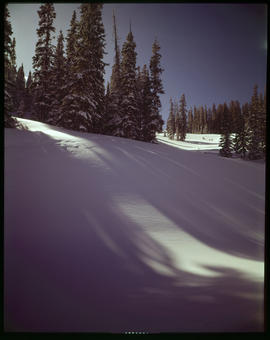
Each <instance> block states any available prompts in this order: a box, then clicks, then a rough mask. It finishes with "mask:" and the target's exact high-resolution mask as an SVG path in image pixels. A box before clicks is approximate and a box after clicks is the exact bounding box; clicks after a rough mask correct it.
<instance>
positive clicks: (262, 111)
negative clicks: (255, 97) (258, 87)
mask: <svg viewBox="0 0 270 340" xmlns="http://www.w3.org/2000/svg"><path fill="white" fill-rule="evenodd" d="M265 103H266V101H265V95H264V96H263V94H262V93H260V94H259V115H258V116H259V117H258V118H259V119H258V130H259V131H258V132H259V138H260V150H261V152H262V155H265V153H266V105H265Z"/></svg>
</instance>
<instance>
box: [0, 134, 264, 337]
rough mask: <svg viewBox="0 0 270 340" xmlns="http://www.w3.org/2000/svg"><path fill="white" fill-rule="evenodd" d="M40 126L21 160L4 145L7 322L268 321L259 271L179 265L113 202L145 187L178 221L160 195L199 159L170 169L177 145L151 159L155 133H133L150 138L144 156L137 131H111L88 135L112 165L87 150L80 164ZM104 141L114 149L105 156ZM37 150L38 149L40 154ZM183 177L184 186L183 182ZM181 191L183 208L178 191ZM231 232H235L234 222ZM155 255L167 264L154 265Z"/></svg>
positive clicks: (217, 327)
mask: <svg viewBox="0 0 270 340" xmlns="http://www.w3.org/2000/svg"><path fill="white" fill-rule="evenodd" d="M31 136H33V139H32V141H33V142H34V141H35V140H36V139H37V138H36V136H34V134H32V133H30V132H29V135H28V137H29V143H30V142H31ZM38 138H41V139H42V141H41V143H36V144H35V146H34V147H33V148H31V149H29V150H25V152H24V155H23V161H22V162H21V163H20V162H19V163H18V158H16V157H15V158H14V157H13V156H12V155H11V154H10V155H9V154H7V155H6V162H5V171H6V173H5V188H6V189H5V202H6V204H5V293H4V296H5V328H6V330H7V331H31V332H33V331H38V332H48V331H49V332H117V333H122V332H129V331H137V332H139V331H142V332H149V333H155V332H204V331H206V332H214V331H217V332H226V331H262V330H263V310H262V306H263V303H262V297H261V295H262V289H263V287H262V283H257V282H253V281H251V280H249V279H247V278H245V277H243V276H242V275H241V273H240V272H237V271H231V270H229V269H226V268H213V267H212V268H209V269H211V270H212V271H214V272H216V274H218V275H219V276H218V277H216V278H215V277H206V276H200V275H195V274H191V273H189V272H187V271H185V270H182V269H179V267H176V266H175V264H174V262H173V259H172V258H171V256H170V254H169V253H168V252H167V250H166V249H165V248H164V247H162V246H161V244H160V243H158V242H156V241H155V240H154V239H153V238H152V237H150V236H149V234H148V233H147V232H146V231H145V229H144V227H147V221H146V222H145V226H142V225H140V224H139V223H136V222H135V220H134V219H132V218H130V216H128V215H127V214H123V212H122V211H121V210H120V208H119V206H118V205H117V204H115V202H116V201H117V198H119V199H120V202H123V197H126V199H127V201H129V200H130V199H131V198H132V197H143V198H144V199H145V200H146V201H148V202H150V203H151V205H152V206H154V207H156V208H157V209H158V210H159V211H160V212H161V213H162V214H163V215H164V216H167V217H168V218H170V219H171V220H172V221H174V222H175V223H176V224H177V225H180V224H179V219H180V218H181V214H179V213H178V212H176V211H173V209H169V208H168V206H169V205H168V204H165V207H164V201H165V202H170V201H173V200H174V199H177V198H179V196H178V187H177V186H175V190H172V191H171V192H167V191H166V187H167V185H166V183H169V182H175V183H176V182H177V181H178V180H179V181H180V180H181V176H183V177H184V180H185V181H192V180H194V174H193V172H192V171H195V170H194V169H192V171H191V172H190V171H188V170H187V169H185V168H183V167H179V171H180V172H181V176H180V177H179V178H173V174H174V172H175V166H176V165H175V163H174V162H177V161H178V160H177V159H175V158H174V156H171V155H169V156H168V155H167V156H168V157H169V158H170V157H171V160H172V161H173V162H172V163H171V164H169V163H166V166H164V167H161V168H160V167H159V168H156V167H157V166H158V165H159V164H160V157H162V152H165V153H166V151H167V150H166V149H164V148H163V149H162V152H160V151H159V149H158V148H156V146H155V145H148V144H145V143H139V144H140V146H142V147H145V148H146V149H147V150H148V151H147V150H146V152H145V153H146V154H145V156H143V155H142V152H141V151H140V152H138V149H137V151H136V148H133V144H132V143H133V142H131V141H128V140H123V141H122V140H121V143H119V140H118V139H117V143H114V140H115V138H110V137H108V138H106V139H107V141H108V142H106V143H107V144H106V145H105V147H106V151H107V153H105V152H102V149H103V148H104V138H103V141H102V143H100V141H99V138H98V137H97V138H92V140H94V143H95V144H96V148H94V149H91V150H89V157H95V159H98V160H99V161H100V162H103V163H104V164H106V165H107V167H104V168H101V167H99V166H95V165H93V166H92V165H91V164H92V162H89V166H88V167H86V166H82V165H83V164H84V163H85V162H88V160H87V157H86V158H84V160H81V159H79V158H76V157H74V155H72V154H71V153H70V152H68V151H63V149H62V148H61V147H60V146H59V145H58V142H57V141H56V140H52V139H51V138H49V137H48V138H47V137H46V136H43V135H40V136H38ZM46 138H47V143H45V144H44V143H43V141H44V139H46ZM89 139H90V140H91V137H89ZM119 144H120V145H121V146H120V147H119ZM44 145H45V147H46V150H45V152H44V150H43V149H42V147H43V148H44ZM132 148H133V149H132ZM131 149H132V154H131V155H130V152H131ZM149 151H151V152H154V153H151V152H149ZM110 153H111V154H112V155H113V156H115V157H112V158H110V157H109V154H110ZM33 154H34V155H37V154H39V155H40V157H39V158H38V160H37V159H36V158H35V159H36V161H35V162H33V157H34V156H33ZM129 155H130V156H129ZM114 159H115V160H114ZM116 160H117V161H116ZM37 161H38V163H37ZM103 163H101V164H103ZM185 166H186V167H189V166H190V165H189V164H188V163H185ZM26 170H29V171H26ZM127 171H128V172H127ZM165 173H166V174H167V177H166V176H164V174H165ZM195 177H196V176H195ZM197 177H198V178H200V177H199V176H197ZM41 179H42V180H41ZM136 179H138V181H136ZM142 180H143V182H142ZM132 181H133V182H132ZM166 181H167V182H166ZM130 183H133V185H131V184H130ZM30 187H31V189H30ZM171 187H172V186H171V185H170V188H171ZM15 188H16V190H15ZM182 189H183V190H185V191H187V192H188V185H187V187H185V188H182ZM78 193H79V195H78ZM180 203H181V204H180V209H181V205H183V204H184V200H182V201H181V202H180ZM135 204H136V202H135ZM187 208H190V209H191V212H192V210H193V209H194V207H193V206H189V205H187V207H186V209H187ZM195 208H196V206H195ZM200 213H201V212H200ZM201 216H202V215H200V217H201ZM164 227H166V226H164ZM181 228H184V229H185V228H186V231H187V232H189V233H193V234H194V235H195V236H196V237H197V238H198V239H200V240H201V241H202V242H206V243H208V244H209V243H210V244H212V246H214V247H218V248H219V249H220V248H222V245H221V244H218V243H217V241H216V240H215V242H214V241H213V239H211V237H209V239H207V238H205V237H204V233H203V232H202V231H200V230H199V229H198V228H197V229H195V226H194V225H193V224H192V223H191V224H190V225H187V226H186V227H185V225H182V224H181ZM190 229H191V230H190ZM229 236H230V237H231V238H233V237H235V230H234V229H232V230H231V231H230V233H229V235H227V237H228V238H229ZM243 242H244V243H245V246H244V247H243V249H240V255H241V256H242V255H243V254H245V255H246V252H247V249H246V247H247V244H248V245H249V246H250V245H251V244H250V243H248V238H246V239H245V238H243ZM213 243H214V244H213ZM225 243H226V246H228V247H229V249H228V251H230V250H231V251H232V252H233V251H234V250H235V248H234V247H235V246H236V245H234V246H229V242H228V240H226V242H225ZM239 246H240V245H239ZM253 246H254V245H253V244H252V247H253ZM230 247H231V248H230ZM249 254H250V253H249ZM254 256H255V255H254ZM151 261H152V262H153V261H154V262H155V263H157V264H160V265H162V266H163V267H166V268H168V269H169V270H170V271H171V273H173V275H168V274H165V273H161V272H159V271H157V270H156V269H154V268H153V266H151V265H150V264H149V263H151ZM232 306H233V307H232Z"/></svg>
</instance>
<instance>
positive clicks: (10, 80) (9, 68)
mask: <svg viewBox="0 0 270 340" xmlns="http://www.w3.org/2000/svg"><path fill="white" fill-rule="evenodd" d="M9 17H10V15H9V10H8V8H7V4H5V13H4V67H5V74H4V76H5V77H4V82H5V83H4V126H5V127H16V125H17V121H16V119H15V118H13V117H12V116H11V112H12V110H13V98H12V92H13V91H14V90H15V77H14V75H13V65H12V40H11V36H12V33H13V32H12V28H11V23H10V21H9Z"/></svg>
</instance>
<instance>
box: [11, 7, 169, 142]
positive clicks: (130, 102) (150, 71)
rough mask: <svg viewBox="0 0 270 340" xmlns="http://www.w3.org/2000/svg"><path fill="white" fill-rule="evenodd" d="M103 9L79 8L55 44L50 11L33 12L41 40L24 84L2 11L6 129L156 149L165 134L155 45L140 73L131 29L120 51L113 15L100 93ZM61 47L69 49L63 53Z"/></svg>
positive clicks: (51, 9) (38, 42) (157, 48)
mask: <svg viewBox="0 0 270 340" xmlns="http://www.w3.org/2000/svg"><path fill="white" fill-rule="evenodd" d="M102 8H103V4H98V3H83V4H81V5H80V19H79V20H78V19H77V13H76V11H74V12H73V15H72V18H71V21H70V27H69V29H68V32H67V37H66V38H65V37H64V35H63V32H62V31H60V33H59V35H58V37H57V45H56V46H54V45H53V39H54V36H53V34H54V32H55V27H54V26H53V22H54V19H55V17H56V13H55V9H54V5H53V4H52V3H45V4H42V5H41V6H40V9H39V11H38V16H39V24H38V25H39V26H38V28H37V36H38V41H37V43H36V47H35V55H34V57H33V74H32V73H31V71H30V72H29V74H28V78H27V81H26V82H25V74H24V69H23V65H21V66H20V67H19V68H18V70H17V68H16V52H15V45H16V41H15V38H13V39H12V28H11V24H10V21H9V11H8V8H7V6H5V15H4V19H5V20H4V25H5V38H4V40H5V51H4V60H5V106H4V109H5V114H4V117H5V126H6V127H11V126H15V125H16V119H15V118H14V117H13V116H14V115H17V116H20V117H25V118H31V119H35V120H38V121H41V122H45V123H49V124H53V125H56V126H60V127H64V128H67V129H72V130H78V131H85V132H93V133H102V134H109V135H113V136H120V137H126V138H131V139H136V140H142V141H147V142H154V141H155V138H156V132H161V131H162V125H163V123H164V122H163V120H162V116H161V114H160V108H161V102H160V98H159V96H160V94H163V93H164V90H163V85H162V81H161V73H162V72H163V69H162V68H161V65H160V59H161V54H160V45H159V43H158V41H157V40H155V41H154V43H153V45H152V57H151V59H150V61H149V67H147V65H143V67H137V65H136V59H137V53H136V43H135V41H134V36H133V33H132V30H131V27H130V30H129V32H128V35H127V38H126V41H125V42H124V43H123V46H122V49H121V51H120V47H119V42H118V37H117V27H116V19H115V15H114V14H113V31H114V54H115V55H114V64H113V66H112V74H111V78H110V81H109V82H108V85H107V89H106V91H105V81H104V74H105V66H106V64H105V62H104V61H103V57H104V54H105V53H106V52H105V31H104V26H103V23H102ZM64 41H66V49H65V48H64Z"/></svg>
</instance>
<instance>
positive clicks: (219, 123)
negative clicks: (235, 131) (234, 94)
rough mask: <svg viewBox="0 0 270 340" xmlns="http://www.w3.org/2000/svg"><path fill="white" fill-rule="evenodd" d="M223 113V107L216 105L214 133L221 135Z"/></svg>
mask: <svg viewBox="0 0 270 340" xmlns="http://www.w3.org/2000/svg"><path fill="white" fill-rule="evenodd" d="M223 111H224V106H223V105H222V104H218V106H217V111H216V112H217V119H216V123H217V124H216V129H217V130H216V131H217V132H216V133H218V134H222V121H223Z"/></svg>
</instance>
